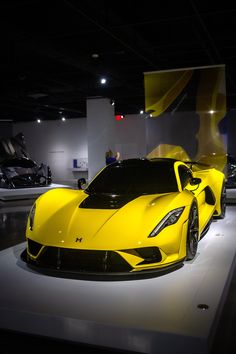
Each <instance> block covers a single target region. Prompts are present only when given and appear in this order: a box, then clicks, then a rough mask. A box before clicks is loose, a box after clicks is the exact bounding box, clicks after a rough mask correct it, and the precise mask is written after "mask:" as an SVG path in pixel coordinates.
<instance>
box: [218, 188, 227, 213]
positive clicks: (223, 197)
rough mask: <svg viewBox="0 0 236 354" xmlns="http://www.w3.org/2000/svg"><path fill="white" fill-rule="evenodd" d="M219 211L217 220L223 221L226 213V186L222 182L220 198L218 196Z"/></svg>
mask: <svg viewBox="0 0 236 354" xmlns="http://www.w3.org/2000/svg"><path fill="white" fill-rule="evenodd" d="M220 211H221V212H220V215H219V216H218V219H224V217H225V212H226V186H225V183H224V182H223V184H222V189H221V196H220Z"/></svg>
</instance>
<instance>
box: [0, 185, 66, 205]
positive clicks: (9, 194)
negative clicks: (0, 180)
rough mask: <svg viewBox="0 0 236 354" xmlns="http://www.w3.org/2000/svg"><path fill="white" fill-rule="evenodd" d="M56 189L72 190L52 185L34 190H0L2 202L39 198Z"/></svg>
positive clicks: (64, 186)
mask: <svg viewBox="0 0 236 354" xmlns="http://www.w3.org/2000/svg"><path fill="white" fill-rule="evenodd" d="M55 188H71V187H70V186H67V185H64V184H56V183H52V184H50V185H49V186H45V187H34V188H17V189H6V188H0V200H2V201H7V200H16V199H17V200H19V199H30V198H34V197H37V196H39V195H41V194H43V193H45V192H47V191H49V190H50V189H55Z"/></svg>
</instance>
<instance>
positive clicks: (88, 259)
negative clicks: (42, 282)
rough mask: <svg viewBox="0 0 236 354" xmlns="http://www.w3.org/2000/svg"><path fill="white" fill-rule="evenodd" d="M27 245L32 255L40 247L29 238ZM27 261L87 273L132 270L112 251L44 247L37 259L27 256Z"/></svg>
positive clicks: (39, 265) (42, 266)
mask: <svg viewBox="0 0 236 354" xmlns="http://www.w3.org/2000/svg"><path fill="white" fill-rule="evenodd" d="M28 245H29V247H28V249H29V252H30V253H31V254H32V255H37V254H38V250H40V248H41V247H42V246H41V245H39V244H37V243H36V242H34V241H31V240H28ZM28 262H29V263H31V264H33V265H36V266H38V267H41V268H49V269H57V270H60V269H61V270H65V271H77V272H89V273H100V272H102V273H104V272H109V273H113V272H116V273H117V272H130V271H131V270H132V267H131V266H130V265H129V264H128V263H127V262H126V261H125V260H124V259H123V258H122V257H121V256H120V255H119V254H117V253H116V252H113V251H94V250H75V249H67V248H59V247H44V249H43V250H42V252H41V253H40V255H39V256H38V257H37V260H33V259H30V258H29V257H28Z"/></svg>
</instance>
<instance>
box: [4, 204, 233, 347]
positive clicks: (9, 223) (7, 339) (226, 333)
mask: <svg viewBox="0 0 236 354" xmlns="http://www.w3.org/2000/svg"><path fill="white" fill-rule="evenodd" d="M33 202H34V199H30V200H24V201H9V202H4V203H1V204H0V250H3V249H6V248H8V247H11V246H13V245H16V244H18V243H21V242H22V241H24V240H25V236H24V233H25V227H26V220H27V215H28V212H29V210H30V208H31V206H32V204H33ZM227 209H230V210H233V211H235V213H236V206H235V205H232V204H231V205H228V206H227ZM235 336H236V271H235V272H234V273H233V275H232V281H231V285H230V288H229V291H228V296H227V299H226V302H225V305H224V308H223V311H222V315H221V318H220V322H219V325H218V329H217V332H216V334H215V340H214V343H213V346H212V348H211V350H209V354H228V353H231V352H232V349H231V348H233V346H234V341H235ZM0 339H1V342H0V353H5V352H6V350H7V353H13V352H14V353H15V343H16V342H17V350H18V351H23V350H24V352H26V353H31V352H32V349H33V351H34V353H36V354H37V353H42V352H50V353H52V354H54V353H55V354H56V353H58V354H66V353H70V354H73V353H110V354H111V353H125V352H124V351H117V350H108V349H105V348H96V347H91V346H88V345H84V344H81V345H79V344H78V343H66V342H60V341H56V340H52V339H50V338H40V337H37V336H30V335H25V334H24V335H23V334H20V333H14V332H11V331H5V330H0ZM186 349H188V348H186ZM190 351H191V350H190ZM187 352H188V350H187ZM126 353H131V352H126ZM163 354H164V352H163ZM173 354H174V353H173Z"/></svg>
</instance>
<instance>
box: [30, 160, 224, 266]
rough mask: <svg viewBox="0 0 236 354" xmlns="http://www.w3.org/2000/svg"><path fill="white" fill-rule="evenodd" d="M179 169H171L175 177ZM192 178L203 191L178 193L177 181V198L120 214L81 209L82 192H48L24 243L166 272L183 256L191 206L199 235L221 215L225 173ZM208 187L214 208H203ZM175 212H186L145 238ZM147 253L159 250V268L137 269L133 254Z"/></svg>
mask: <svg viewBox="0 0 236 354" xmlns="http://www.w3.org/2000/svg"><path fill="white" fill-rule="evenodd" d="M181 164H183V163H182V162H176V163H175V170H176V172H177V170H178V166H179V165H181ZM194 177H199V178H201V180H202V182H201V185H199V186H196V185H195V186H191V185H187V186H186V188H185V189H184V190H182V189H181V183H180V180H179V179H178V180H177V182H178V188H179V192H176V193H167V194H159V195H157V194H153V195H142V196H140V197H138V198H136V199H134V200H132V201H130V202H129V203H127V204H126V205H124V206H123V207H122V208H120V209H83V208H79V205H80V203H81V202H82V201H83V200H84V199H85V198H87V197H88V195H87V194H86V193H85V192H84V191H82V190H71V189H54V190H51V191H49V192H46V193H44V194H43V195H41V196H40V197H39V198H38V199H37V200H36V212H35V218H34V226H33V230H30V227H29V226H30V225H29V220H28V223H27V229H26V237H27V238H29V239H31V240H33V241H35V242H37V243H39V244H41V245H42V247H44V246H52V247H60V248H70V249H80V250H83V249H84V250H105V251H115V252H117V253H118V254H119V255H121V256H122V257H123V258H124V259H125V260H126V261H127V262H128V263H129V264H130V265H131V267H132V268H133V271H138V270H142V269H152V268H159V267H164V266H168V265H170V264H173V263H175V262H178V261H180V260H183V259H184V258H185V256H186V237H187V229H188V217H189V212H190V207H191V205H192V202H193V200H195V201H196V202H197V205H198V209H199V227H200V233H201V232H202V231H203V229H204V227H205V226H206V225H207V223H208V222H209V220H210V219H211V217H212V215H213V213H214V212H217V214H220V212H221V210H220V194H221V186H222V183H223V179H224V175H223V173H221V172H219V171H217V170H214V169H212V170H209V171H204V170H201V171H196V172H194ZM213 181H214V183H213ZM209 185H210V186H211V189H212V192H213V194H214V195H215V197H216V201H215V203H214V204H212V205H209V204H208V203H206V196H205V191H204V188H205V187H206V186H209ZM179 207H184V210H183V213H182V214H181V216H180V218H179V220H178V221H177V222H176V223H175V224H172V225H170V226H167V227H165V228H164V229H163V230H162V231H161V232H160V233H159V234H158V235H157V236H155V237H148V236H149V235H150V233H151V232H152V230H153V229H154V228H155V227H156V225H157V224H159V223H160V221H161V220H162V219H163V218H164V217H165V216H166V215H167V214H168V212H170V211H171V210H174V209H176V208H179ZM200 233H199V237H200ZM78 239H81V241H80V242H78ZM145 247H157V248H158V249H159V250H160V252H161V255H162V260H161V262H158V263H149V264H144V265H138V264H139V263H140V262H141V261H142V260H143V258H142V257H141V256H140V255H139V254H138V253H137V252H136V251H135V250H136V249H138V248H145ZM42 251H43V248H41V250H40V251H39V253H38V254H37V255H32V254H30V253H29V250H28V254H29V256H30V257H31V258H32V259H37V257H39V255H40V253H41V252H42Z"/></svg>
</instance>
